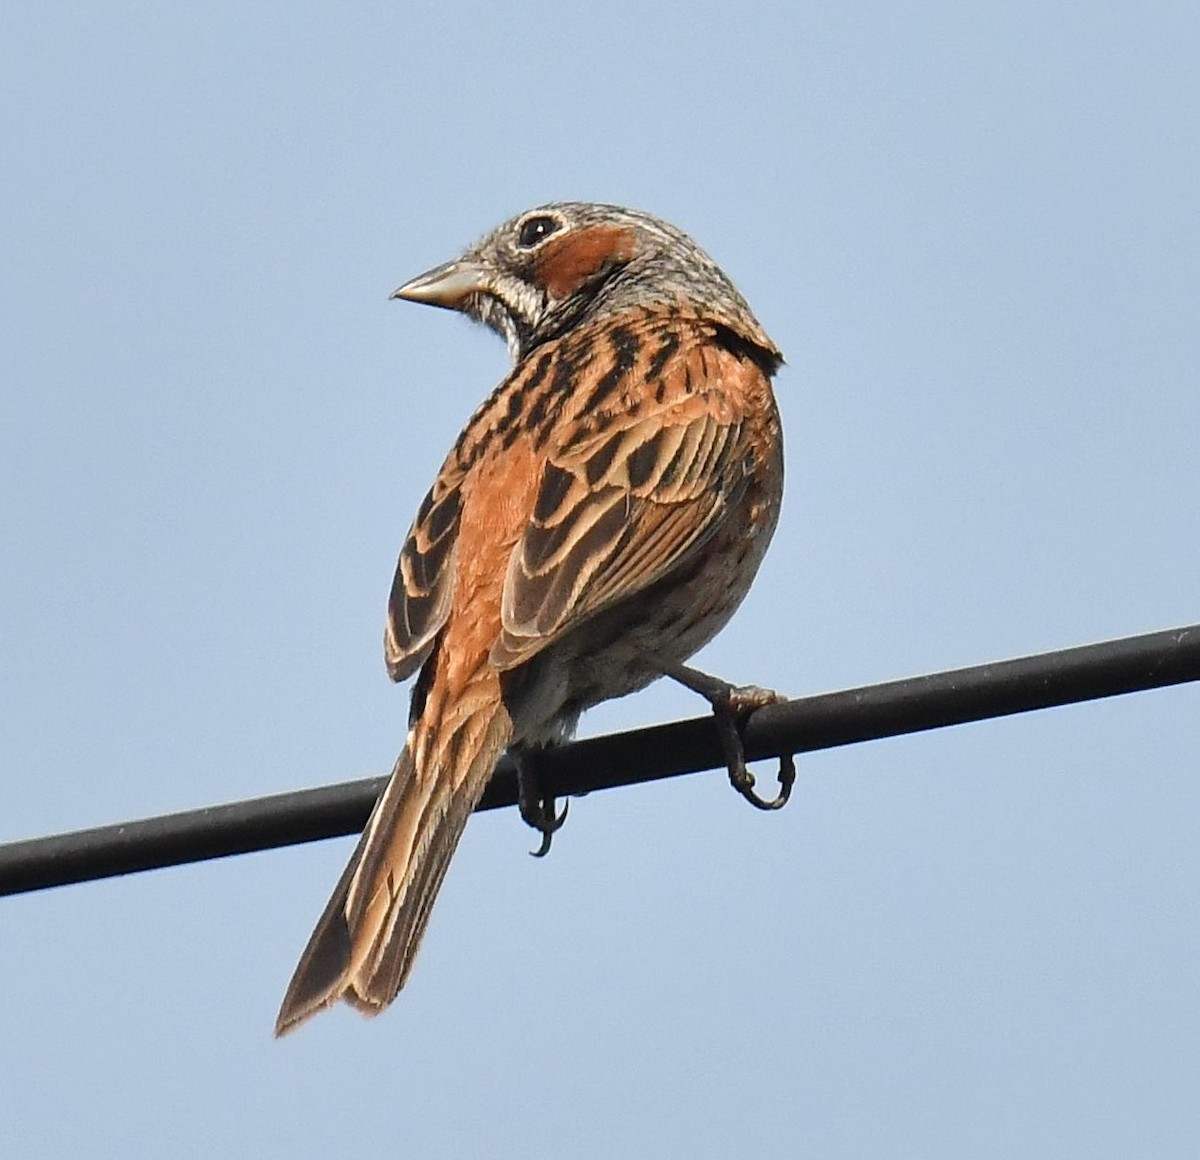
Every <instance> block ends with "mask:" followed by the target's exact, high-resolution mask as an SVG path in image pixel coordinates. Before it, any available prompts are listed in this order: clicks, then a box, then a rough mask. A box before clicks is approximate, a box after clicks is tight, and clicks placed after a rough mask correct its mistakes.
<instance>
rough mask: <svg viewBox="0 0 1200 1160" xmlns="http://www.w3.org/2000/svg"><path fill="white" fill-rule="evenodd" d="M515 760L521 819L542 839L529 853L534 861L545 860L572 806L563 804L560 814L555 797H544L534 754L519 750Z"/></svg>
mask: <svg viewBox="0 0 1200 1160" xmlns="http://www.w3.org/2000/svg"><path fill="white" fill-rule="evenodd" d="M512 757H513V761H515V762H516V766H517V806H518V808H519V809H520V811H521V818H522V820H523V821H524V822H525V824H526V825H527V826H532V827H533V828H534V829H535V830H537V831H538V833H539V834H541V835H542V843H541V845H540V846H538V848H537V849H536V850H530V851H529V852H530V854H532V855H533V856H534V857H535V858H544V857H545V856H546V855H547V854H549V853H550V843H551V841H552V840H553V839H554V835H555V834H557V833H558V831H559V830H561V829H562V827H563V823H564V822H565V821H566V820H567V809H568V808H569V806H570V802H563V808H562V813H561V814H560V813H558V812H557V810H556V808H555V799H554V797H553V795H550V796H546V795H544V794H543V793H542V790H541V779H540V778H539V777H538V773H537V768H536V765H537V758H536V757H535V751H533V750H529V749H526V750H516V751H513V754H512Z"/></svg>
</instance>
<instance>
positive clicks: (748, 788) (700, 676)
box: [663, 664, 796, 810]
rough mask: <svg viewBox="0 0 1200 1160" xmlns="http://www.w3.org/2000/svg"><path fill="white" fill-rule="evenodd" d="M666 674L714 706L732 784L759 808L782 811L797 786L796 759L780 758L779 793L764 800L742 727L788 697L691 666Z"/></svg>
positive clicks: (671, 669)
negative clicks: (757, 788) (758, 712)
mask: <svg viewBox="0 0 1200 1160" xmlns="http://www.w3.org/2000/svg"><path fill="white" fill-rule="evenodd" d="M663 672H664V673H665V674H666V675H667V676H668V677H670V678H671V679H672V680H675V681H678V682H679V683H680V684H681V685H683V686H684V687H685V688H688V689H691V690H692V692H694V693H699V694H700V696H702V697H703V698H704V699H705V700H706V701H707V702H708V703H709V704H710V705H711V706H712V711H713V718H714V719H715V721H716V725H717V736H718V737H719V738H720V740H721V749H722V752H724V754H725V765H726V768H727V769H728V771H729V783H730V785H732V786H733V788H734V789H736V790H737V791H738V793H740V794H741V795H742V797H744V798H745V799H746V801H748V802H749V803H750V804H751V805H752V806H754V807H756V808H757V809H760V810H778V809H782V808H783V807H784V806H785V805H787V801H788V798H790V797H791V796H792V786H793V785H795V784H796V759H795V758H794V757H793V756H792V754H790V753H781V754H780V755H779V775H778V776H779V793H778V794H776V796H775V797H773V798H763V797H760V796H759V795H758V794H757V793H756V792H755V790H754V774H752V773H751V772H750V770H749V768H748V767H747V765H746V750H745V747H744V745H743V744H742V726H743V725H745V723H746V720H747V719H748V718H749V716H750V715H751V714H752V713H753V712H754V711H755V710H756V709H761V708H762V707H763V706H764V705H774V704H776V703H777V702H779V701H783V700H785V698H784V697H781V696H780V695H779V694H778V693H776V692H775V691H774V690H772V689H762V688H759V686H758V685H731V684H730V683H729V682H728V681H723V680H721V679H720V677H713V676H709V674H708V673H702V672H700V670H699V669H693V668H689V667H688V666H687V665H676V664H671V665H664V666H663Z"/></svg>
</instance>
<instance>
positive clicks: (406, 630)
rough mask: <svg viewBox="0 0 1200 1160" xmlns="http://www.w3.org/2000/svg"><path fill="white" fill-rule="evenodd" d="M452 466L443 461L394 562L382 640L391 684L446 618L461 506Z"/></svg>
mask: <svg viewBox="0 0 1200 1160" xmlns="http://www.w3.org/2000/svg"><path fill="white" fill-rule="evenodd" d="M452 467H453V462H452V461H451V460H448V461H447V463H446V466H444V467H443V468H442V471H441V473H440V474H439V476H438V479H437V482H436V483H434V485H433V487H432V488H431V489H430V491H429V493H428V495H426V496H425V499H424V501H423V502H422V504H421V507H420V509H419V510H418V511H417V518H416V519H415V520H414V521H413V525H412V527H411V528H410V529H409V533H408V538H407V539H406V540H405V542H404V547H403V548H401V550H400V559H399V561H398V562H397V564H396V576H395V579H394V580H393V581H392V591H391V596H390V597H389V599H388V616H387V625H386V627H385V629H384V638H383V652H384V660H385V661H386V663H387V669H388V673H389V674H390V676H391V678H392V680H393V681H403V680H405V679H406V678H408V677H410V676H412V674H413V673H415V672H416V671H417V669H419V668H420V667H421V665H422V664H423V663H424V662H425V658H426V657H427V656H428V655H429V652H430V650H431V649H432V648H433V642H434V638H435V637H436V636H437V634H438V632H439V631H440V630H441V628H442V626H443V625H444V624H445V623H446V618H447V617H448V616H449V615H450V602H451V597H452V595H453V593H454V575H455V569H456V564H457V555H458V551H457V549H458V527H459V516H460V514H461V507H462V501H461V494H460V486H461V482H462V481H461V473H459V472H456V471H454V470H452Z"/></svg>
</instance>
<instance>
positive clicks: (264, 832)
mask: <svg viewBox="0 0 1200 1160" xmlns="http://www.w3.org/2000/svg"><path fill="white" fill-rule="evenodd" d="M1196 680H1200V625H1190V626H1188V627H1186V628H1176V629H1170V630H1168V631H1166V632H1154V633H1149V634H1147V635H1145V636H1133V637H1126V638H1124V639H1122V640H1113V641H1105V642H1103V643H1101V644H1092V645H1085V646H1084V647H1082V648H1073V649H1065V650H1062V651H1060V652H1051V653H1042V654H1040V655H1038V656H1030V657H1022V658H1020V659H1018V660H1011V661H1000V662H997V663H995V664H988V665H979V666H977V667H975V668H969V669H958V670H955V671H952V672H945V673H934V674H932V675H930V676H924V677H912V678H909V679H907V680H902V681H891V682H889V683H887V684H882V685H868V686H865V687H863V688H859V689H847V690H845V691H843V692H839V693H823V694H821V695H819V696H816V697H803V698H800V699H798V700H794V701H784V702H781V703H780V704H778V705H769V706H767V707H766V708H763V709H759V710H758V711H757V712H756V713H755V714H754V716H753V717H752V718H751V719H750V720H749V722H748V723H747V725H746V728H745V734H744V740H745V747H746V754H747V756H748V757H749V758H750V759H751V760H755V759H762V758H767V757H771V756H773V755H776V754H781V753H805V752H810V751H812V750H817V749H829V748H832V747H834V746H839V745H850V744H853V743H855V742H859V741H870V740H874V739H877V738H881V737H893V736H897V735H899V734H903V733H917V732H920V731H922V730H926V729H940V728H943V727H945V726H947V725H960V724H963V723H965V722H967V721H982V720H986V719H988V718H992V717H1003V716H1007V715H1009V714H1012V713H1024V712H1028V711H1029V710H1032V709H1047V708H1051V707H1053V706H1056V705H1067V704H1072V703H1075V702H1078V701H1090V700H1095V699H1096V698H1099V697H1112V696H1116V695H1118V694H1121V693H1133V692H1138V691H1140V690H1144V689H1153V688H1159V687H1162V686H1166V685H1177V684H1182V683H1183V682H1186V681H1196ZM722 765H723V759H722V757H721V746H720V742H719V741H718V738H717V732H716V728H715V727H714V725H713V721H712V718H711V717H700V718H694V719H692V720H689V721H677V722H674V723H672V724H668V725H657V726H653V727H652V728H649V729H636V730H634V731H632V732H629V733H614V734H610V735H609V736H606V737H595V738H590V739H588V740H586V741H578V742H575V743H574V744H571V745H566V746H563V747H562V748H561V749H557V750H552V751H548V752H547V753H545V754H544V755H543V757H542V758H541V760H539V763H538V773H539V776H540V777H541V779H542V785H543V789H544V790H545V792H546V793H547V794H553V795H555V796H558V797H563V796H566V795H569V794H582V793H588V792H591V791H593V790H599V789H611V788H613V787H615V786H621V785H634V784H636V783H639V782H646V781H654V780H657V779H659V778H664V777H676V776H678V775H680V774H685V773H696V772H698V771H700V770H705V769H714V768H720V767H722ZM384 782H385V779H384V778H367V779H365V780H362V781H350V782H343V783H341V784H339V785H331V786H324V787H322V788H319V789H309V790H299V791H297V792H294V793H283V794H276V795H274V796H272V797H263V798H255V799H252V800H250V801H243V802H234V803H231V804H229V805H221V806H210V807H208V808H206V809H200V810H190V811H188V812H186V813H180V814H168V815H165V816H163V817H157V818H146V819H144V820H142V821H136V822H127V823H125V824H123V825H117V826H101V827H99V828H97V829H93V830H78V831H75V832H74V833H68V834H57V835H54V836H52V837H48V838H33V839H30V840H27V841H23V842H12V843H9V844H8V845H4V846H0V894H20V893H22V892H24V891H29V890H40V889H43V888H45V887H48V886H63V885H66V884H67V883H71V882H84V881H88V880H90V879H95V878H107V877H111V876H113V875H117V874H130V873H133V872H135V871H139V870H151V869H156V868H159V867H163V866H176V865H180V864H182V863H186V862H200V861H204V860H205V859H208V858H223V857H226V856H228V855H230V854H245V853H249V852H251V851H254V850H267V849H272V848H275V847H278V846H291V845H295V844H297V843H299V842H313V841H317V840H318V839H320V838H334V837H340V836H342V835H345V834H352V833H356V832H357V831H359V830H361V829H362V827H363V826H364V825H365V824H366V820H367V815H368V814H369V813H370V811H371V806H372V805H373V803H374V801H375V799H376V797H377V796H378V795H379V792H380V790H382V788H383V785H384ZM516 800H517V781H516V771H515V769H514V768H513V765H512V762H511V761H510V760H508V759H507V758H504V759H501V761H500V763H499V764H498V765H497V767H496V772H495V774H494V775H493V777H492V781H491V783H490V784H489V786H488V788H487V791H486V792H485V794H484V796H483V800H482V802H480V804H479V807H478V808H479V809H481V810H491V809H498V808H500V807H502V806H511V805H514V804H516Z"/></svg>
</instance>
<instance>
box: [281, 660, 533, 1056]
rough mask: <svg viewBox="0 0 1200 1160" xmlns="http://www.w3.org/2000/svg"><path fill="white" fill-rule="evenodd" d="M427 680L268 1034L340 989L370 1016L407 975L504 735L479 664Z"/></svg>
mask: <svg viewBox="0 0 1200 1160" xmlns="http://www.w3.org/2000/svg"><path fill="white" fill-rule="evenodd" d="M442 694H443V690H441V689H438V688H437V687H436V682H435V687H434V689H433V690H431V693H430V696H429V697H428V698H427V700H426V703H425V706H424V710H423V712H422V714H421V716H420V718H419V719H418V721H417V722H416V724H415V725H414V726H413V728H412V730H411V731H410V732H409V737H408V743H407V744H406V745H405V747H404V751H403V752H402V753H401V754H400V756H399V758H398V759H397V761H396V766H395V769H393V771H392V776H391V779H390V780H389V781H388V784H387V786H386V788H385V789H384V791H383V793H382V794H381V795H380V797H379V800H378V801H377V802H376V803H375V809H374V810H373V811H372V813H371V817H370V820H369V821H368V822H367V827H366V829H365V830H364V831H363V835H362V838H361V839H360V840H359V843H358V846H357V847H356V848H355V851H354V854H353V856H352V857H351V858H350V862H349V864H348V865H347V866H346V869H345V870H344V871H343V873H342V877H341V878H340V879H339V881H338V884H337V886H336V887H335V889H334V891H333V897H332V898H330V900H329V903H328V905H327V906H326V907H325V911H324V913H323V914H322V915H321V917H320V919H319V920H318V922H317V926H316V929H315V930H314V931H313V933H312V937H311V938H310V939H309V940H308V945H307V946H306V947H305V948H304V953H303V954H302V955H301V956H300V963H299V965H298V966H297V967H296V972H295V974H294V975H293V976H292V981H291V983H290V984H289V986H288V990H287V994H286V995H285V996H284V999H283V1005H282V1007H281V1008H280V1010H279V1018H278V1019H277V1020H276V1022H275V1034H276V1035H283V1034H285V1033H286V1032H288V1031H291V1030H292V1029H293V1028H294V1027H297V1026H298V1025H299V1024H301V1023H302V1022H304V1020H305V1019H307V1018H308V1017H309V1016H310V1015H314V1014H316V1012H318V1011H320V1010H321V1009H322V1008H324V1007H328V1006H329V1005H330V1004H332V1003H335V1002H337V1000H338V999H345V1000H346V1001H347V1002H348V1003H351V1004H353V1006H355V1007H357V1008H358V1009H359V1010H360V1011H362V1012H364V1013H365V1014H368V1015H375V1014H378V1013H379V1012H380V1011H382V1010H383V1009H384V1008H385V1007H386V1006H387V1005H388V1004H389V1003H390V1002H391V1001H392V1000H393V999H394V998H395V997H396V994H397V992H398V991H399V990H400V988H401V987H403V986H404V982H405V980H406V979H407V978H408V973H409V971H410V970H411V968H412V964H413V959H414V958H415V957H416V953H417V947H418V945H419V944H420V941H421V935H422V934H423V933H424V932H425V924H426V922H428V920H429V912H430V909H431V908H432V906H433V900H434V898H435V897H436V895H437V892H438V887H440V886H441V884H442V879H443V877H445V874H446V867H447V865H448V864H449V862H450V857H451V855H452V854H453V853H454V850H455V847H456V846H457V845H458V840H459V838H460V837H461V836H462V832H463V828H464V827H465V826H466V824H467V818H468V817H470V815H471V811H472V810H474V808H475V806H476V804H477V803H478V801H479V798H480V796H481V795H482V794H483V790H484V788H485V787H486V785H487V783H488V778H489V777H490V776H491V773H492V770H493V768H494V767H495V764H496V760H497V758H499V756H500V754H501V753H503V752H504V750H505V748H506V747H507V745H508V744H509V742H510V740H511V738H512V722H511V720H510V718H509V716H508V713H507V712H506V711H505V708H504V705H503V702H502V700H501V697H500V686H499V677H498V675H497V674H496V672H495V671H494V670H492V669H491V668H490V667H488V666H487V665H486V664H485V665H484V666H483V668H482V669H481V670H479V671H478V672H476V673H475V674H474V675H473V676H472V677H471V678H469V679H468V680H467V681H466V682H465V683H464V684H463V685H462V686H461V687H460V688H458V689H457V691H455V692H454V694H453V695H452V696H447V695H442Z"/></svg>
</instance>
